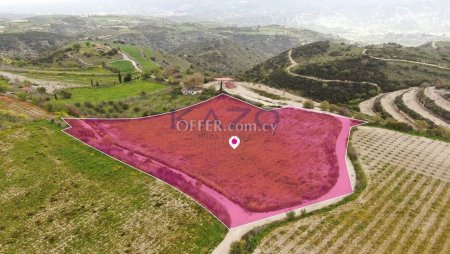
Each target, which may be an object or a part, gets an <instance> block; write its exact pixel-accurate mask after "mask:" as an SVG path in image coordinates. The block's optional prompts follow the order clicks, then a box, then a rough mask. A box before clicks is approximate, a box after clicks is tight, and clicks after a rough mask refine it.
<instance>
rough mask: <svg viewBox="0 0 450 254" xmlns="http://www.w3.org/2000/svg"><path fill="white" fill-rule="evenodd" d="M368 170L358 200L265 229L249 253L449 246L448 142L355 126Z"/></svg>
mask: <svg viewBox="0 0 450 254" xmlns="http://www.w3.org/2000/svg"><path fill="white" fill-rule="evenodd" d="M351 141H352V143H353V144H354V148H355V151H356V153H357V154H358V158H359V162H360V164H361V165H362V168H363V170H364V172H365V173H366V175H367V178H368V186H367V188H366V189H365V190H364V191H363V192H362V194H361V195H360V196H359V197H358V198H357V200H355V201H350V202H349V203H347V204H344V205H342V206H339V207H338V208H336V209H333V210H331V211H324V212H319V213H316V214H312V215H311V216H306V217H304V218H301V219H299V220H296V221H293V222H289V223H287V224H285V226H281V227H278V228H276V229H275V230H273V231H270V232H269V233H268V234H267V235H265V236H264V238H262V241H261V243H260V245H258V247H257V249H256V251H255V252H254V253H275V252H276V253H344V252H345V253H448V251H449V248H450V238H449V236H448V232H450V218H449V215H450V211H449V209H450V184H449V181H450V177H449V174H448V172H446V170H445V169H446V168H450V154H449V153H450V145H449V144H448V143H445V142H441V141H433V140H430V139H426V138H422V137H415V136H410V135H406V134H402V133H398V132H394V131H389V130H385V129H379V128H369V127H358V130H357V131H355V132H354V133H353V136H352V139H351Z"/></svg>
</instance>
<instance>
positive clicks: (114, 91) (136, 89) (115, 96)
mask: <svg viewBox="0 0 450 254" xmlns="http://www.w3.org/2000/svg"><path fill="white" fill-rule="evenodd" d="M165 87H166V85H163V84H160V83H156V82H149V81H143V80H136V81H132V82H127V83H122V84H117V85H110V86H98V87H96V86H94V87H79V88H73V89H67V90H66V91H67V92H69V93H70V94H71V95H72V96H71V97H70V98H68V99H64V98H61V99H58V100H56V101H57V102H60V103H64V104H74V103H76V102H78V103H83V102H86V101H89V102H93V103H97V102H101V101H116V100H123V99H127V98H129V97H133V96H139V95H140V94H141V93H146V94H151V93H153V92H156V91H158V90H160V89H163V88H165Z"/></svg>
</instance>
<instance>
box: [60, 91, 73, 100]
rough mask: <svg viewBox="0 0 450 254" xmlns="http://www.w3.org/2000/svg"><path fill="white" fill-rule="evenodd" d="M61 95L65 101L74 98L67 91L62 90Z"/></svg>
mask: <svg viewBox="0 0 450 254" xmlns="http://www.w3.org/2000/svg"><path fill="white" fill-rule="evenodd" d="M59 94H60V95H61V96H62V97H63V99H70V98H72V93H71V92H68V91H66V90H62V91H61V92H59Z"/></svg>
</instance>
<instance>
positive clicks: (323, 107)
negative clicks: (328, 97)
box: [320, 101, 330, 111]
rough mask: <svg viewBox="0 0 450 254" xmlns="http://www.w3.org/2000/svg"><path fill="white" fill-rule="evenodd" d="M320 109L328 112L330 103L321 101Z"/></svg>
mask: <svg viewBox="0 0 450 254" xmlns="http://www.w3.org/2000/svg"><path fill="white" fill-rule="evenodd" d="M320 109H321V110H323V111H329V110H330V103H329V102H328V101H322V102H321V103H320Z"/></svg>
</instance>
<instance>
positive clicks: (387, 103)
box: [381, 89, 414, 126]
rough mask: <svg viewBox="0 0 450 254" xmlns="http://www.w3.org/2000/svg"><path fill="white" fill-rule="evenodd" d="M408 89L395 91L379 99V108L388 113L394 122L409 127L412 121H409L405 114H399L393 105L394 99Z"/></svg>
mask: <svg viewBox="0 0 450 254" xmlns="http://www.w3.org/2000/svg"><path fill="white" fill-rule="evenodd" d="M407 90H408V89H404V90H399V91H395V92H392V93H387V94H385V95H384V96H383V97H382V98H381V106H382V107H383V109H384V110H386V112H388V113H389V114H390V115H391V116H392V117H393V118H394V119H395V120H397V121H399V122H402V123H406V124H409V125H411V126H412V125H414V123H413V121H412V120H411V119H409V118H408V117H407V116H406V115H405V114H403V113H402V112H400V111H399V110H398V109H397V107H396V106H395V105H394V100H395V97H397V96H399V95H401V94H402V93H404V92H406V91H407Z"/></svg>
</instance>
